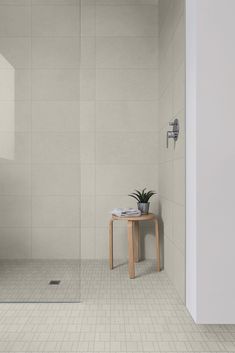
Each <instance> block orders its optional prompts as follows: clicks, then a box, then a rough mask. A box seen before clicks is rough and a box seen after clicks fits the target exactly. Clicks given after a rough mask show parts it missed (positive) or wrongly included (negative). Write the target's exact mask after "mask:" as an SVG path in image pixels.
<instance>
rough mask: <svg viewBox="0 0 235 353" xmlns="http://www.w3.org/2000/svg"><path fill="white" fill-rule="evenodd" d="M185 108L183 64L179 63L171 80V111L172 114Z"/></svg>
mask: <svg viewBox="0 0 235 353" xmlns="http://www.w3.org/2000/svg"><path fill="white" fill-rule="evenodd" d="M184 110H185V65H184V64H183V65H181V66H180V67H179V70H178V71H177V72H176V73H175V75H174V80H173V112H174V115H177V114H179V112H182V111H184Z"/></svg>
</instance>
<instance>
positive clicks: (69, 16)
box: [32, 6, 79, 37]
mask: <svg viewBox="0 0 235 353" xmlns="http://www.w3.org/2000/svg"><path fill="white" fill-rule="evenodd" d="M32 35H33V36H34V37H35V36H36V37H44V36H45V37H49V36H52V37H59V36H62V37H63V36H64V37H66V36H71V37H72V36H75V37H76V36H78V35H79V13H78V7H77V6H35V7H32Z"/></svg>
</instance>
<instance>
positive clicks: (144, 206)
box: [137, 202, 150, 214]
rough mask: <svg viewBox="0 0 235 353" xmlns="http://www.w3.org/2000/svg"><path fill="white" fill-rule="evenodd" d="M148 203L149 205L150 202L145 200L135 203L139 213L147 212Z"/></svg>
mask: <svg viewBox="0 0 235 353" xmlns="http://www.w3.org/2000/svg"><path fill="white" fill-rule="evenodd" d="M149 205H150V202H146V203H141V202H138V203H137V207H138V210H139V211H140V212H141V214H148V213H149Z"/></svg>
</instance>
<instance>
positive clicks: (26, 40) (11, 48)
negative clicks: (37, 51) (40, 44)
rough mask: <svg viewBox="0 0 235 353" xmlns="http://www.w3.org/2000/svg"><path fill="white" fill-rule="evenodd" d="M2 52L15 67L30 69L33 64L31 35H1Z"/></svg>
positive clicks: (0, 47)
mask: <svg viewBox="0 0 235 353" xmlns="http://www.w3.org/2000/svg"><path fill="white" fill-rule="evenodd" d="M0 49H1V54H2V55H3V56H4V57H5V59H6V60H7V61H9V63H10V64H11V65H12V66H13V67H14V69H28V68H29V67H30V65H31V39H30V37H22V38H21V37H12V38H11V37H1V36H0Z"/></svg>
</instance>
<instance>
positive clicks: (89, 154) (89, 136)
mask: <svg viewBox="0 0 235 353" xmlns="http://www.w3.org/2000/svg"><path fill="white" fill-rule="evenodd" d="M80 161H81V163H94V162H95V134H94V133H93V132H81V134H80Z"/></svg>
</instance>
